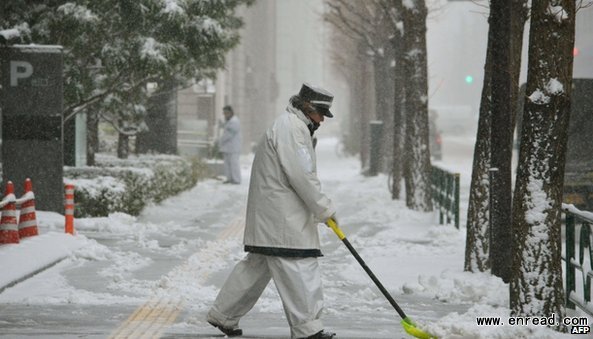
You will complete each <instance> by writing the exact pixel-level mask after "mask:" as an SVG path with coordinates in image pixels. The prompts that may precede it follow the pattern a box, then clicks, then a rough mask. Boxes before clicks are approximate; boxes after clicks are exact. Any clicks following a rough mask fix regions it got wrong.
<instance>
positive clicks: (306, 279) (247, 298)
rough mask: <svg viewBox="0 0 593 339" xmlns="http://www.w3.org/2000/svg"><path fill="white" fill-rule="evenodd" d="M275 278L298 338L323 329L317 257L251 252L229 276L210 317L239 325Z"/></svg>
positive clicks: (291, 331) (289, 322) (226, 325)
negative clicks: (280, 255)
mask: <svg viewBox="0 0 593 339" xmlns="http://www.w3.org/2000/svg"><path fill="white" fill-rule="evenodd" d="M270 279H272V280H274V284H275V285H276V289H277V290H278V294H279V295H280V298H281V299H282V305H283V307H284V313H285V314H286V318H287V320H288V324H289V325H290V334H291V337H292V338H293V339H294V338H305V337H308V336H310V335H313V334H315V333H317V332H319V331H321V330H323V323H322V322H321V320H320V319H319V318H320V316H321V311H322V309H323V291H322V288H321V274H320V271H319V263H318V262H317V258H286V257H275V256H266V255H261V254H256V253H248V254H247V256H245V258H243V260H241V261H240V262H239V263H237V265H236V266H235V268H234V269H233V271H232V272H231V275H230V276H229V277H228V278H227V280H226V282H225V283H224V285H223V286H222V289H221V290H220V292H219V293H218V296H217V297H216V300H215V301H214V305H213V306H212V308H211V309H210V312H208V320H209V321H213V322H215V323H217V324H221V325H223V326H225V327H230V328H237V327H238V325H239V320H240V319H241V317H243V316H244V315H245V314H247V312H249V310H251V308H252V307H253V305H255V303H256V302H257V300H258V299H259V297H260V296H261V294H262V293H263V291H264V289H265V288H266V286H267V285H268V283H269V282H270Z"/></svg>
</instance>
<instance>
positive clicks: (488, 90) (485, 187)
mask: <svg viewBox="0 0 593 339" xmlns="http://www.w3.org/2000/svg"><path fill="white" fill-rule="evenodd" d="M510 6H511V9H510V13H511V14H510V15H508V14H505V13H499V11H498V10H496V11H491V12H490V17H489V22H490V27H489V32H488V47H487V51H486V61H485V66H484V70H485V72H484V85H483V88H482V96H481V101H480V114H479V120H478V131H477V136H476V144H475V147H474V160H473V167H472V178H471V185H470V198H469V206H468V215H467V233H466V234H467V236H466V250H465V264H464V268H465V270H467V271H472V272H483V271H486V270H488V269H490V268H491V261H490V252H491V244H490V232H491V229H490V212H491V209H490V208H491V206H490V178H489V169H490V168H491V167H497V166H498V167H499V168H504V172H503V173H500V172H499V173H500V176H501V177H503V178H504V181H505V182H504V187H505V192H506V193H503V196H502V197H498V199H501V201H502V202H504V201H503V200H504V199H506V200H507V202H508V203H509V204H510V201H511V192H510V179H511V177H510V176H511V174H510V157H511V152H512V151H511V149H510V148H509V147H510V146H511V145H510V143H511V140H510V139H509V135H508V132H510V131H512V128H513V127H512V126H513V124H512V122H514V121H515V119H514V116H515V115H516V110H517V106H516V105H514V104H513V103H515V102H517V99H516V98H517V95H518V94H517V93H518V82H519V73H520V66H521V48H522V42H523V30H524V27H525V22H526V20H527V15H528V8H527V1H526V0H511V3H510ZM495 16H497V17H500V16H507V17H508V18H509V19H510V22H509V23H505V25H509V26H510V37H509V36H507V35H500V34H499V33H500V32H498V30H499V28H498V27H497V22H496V20H498V18H497V17H495ZM493 21H494V24H493ZM507 34H508V33H507ZM505 45H506V46H509V47H510V50H509V53H510V64H509V65H508V66H507V70H505V69H501V67H500V64H499V60H498V59H497V58H496V56H497V55H496V53H495V50H496V49H498V50H500V49H501V47H499V46H503V47H504V46H505ZM495 64H496V65H498V66H497V67H496V69H495V68H494V67H495ZM494 72H498V75H499V76H500V75H503V76H504V77H505V78H506V77H509V80H504V78H503V80H502V81H504V82H505V83H503V82H502V81H501V80H498V79H494V78H495V77H494V76H493V73H494ZM503 73H504V74H503ZM493 86H494V88H493ZM501 86H506V87H503V92H502V93H501V90H500V88H501ZM494 99H496V100H497V102H498V103H500V102H503V104H504V102H505V101H506V102H507V103H511V104H512V105H510V107H495V106H496V105H495V104H494V102H493V101H494ZM505 111H506V112H513V113H512V116H511V117H510V118H509V117H507V118H508V119H510V121H508V120H507V121H506V124H507V125H506V126H504V127H497V128H496V129H493V128H491V127H492V125H493V114H499V115H500V114H501V112H502V114H504V112H505ZM495 112H497V113H495ZM501 128H504V129H505V131H506V132H507V134H506V135H505V136H504V137H503V140H501V143H503V147H502V149H500V151H501V152H499V159H500V157H502V160H499V161H498V164H496V165H493V164H492V163H491V153H492V152H493V147H497V146H496V145H495V146H493V147H491V134H492V133H491V131H492V130H496V131H499V130H500V129H501ZM499 148H500V147H499ZM501 164H503V165H504V167H503V166H501ZM509 207H510V205H509V206H507V212H506V213H508V215H510V214H511V212H510V211H508V208H509ZM498 212H501V211H500V210H499V211H498ZM508 224H510V220H507V221H506V225H508ZM497 225H498V226H502V227H505V221H502V220H500V219H499V222H498V223H497ZM508 231H509V230H508V228H507V229H506V233H505V234H506V235H507V236H508V235H509V232H508ZM509 242H510V239H507V242H506V243H504V242H501V246H502V249H503V250H504V247H507V248H508V243H509ZM499 248H500V247H499ZM509 261H510V258H509V257H507V258H506V260H505V259H502V258H501V261H500V262H501V265H502V266H503V267H504V266H508V262H509ZM507 280H508V275H507Z"/></svg>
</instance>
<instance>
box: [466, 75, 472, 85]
mask: <svg viewBox="0 0 593 339" xmlns="http://www.w3.org/2000/svg"><path fill="white" fill-rule="evenodd" d="M473 82H474V77H473V76H471V75H468V76H466V77H465V83H466V84H471V83H473Z"/></svg>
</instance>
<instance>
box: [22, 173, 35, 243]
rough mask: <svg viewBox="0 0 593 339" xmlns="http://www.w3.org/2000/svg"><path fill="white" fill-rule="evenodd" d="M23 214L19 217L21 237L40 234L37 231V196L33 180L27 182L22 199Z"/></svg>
mask: <svg viewBox="0 0 593 339" xmlns="http://www.w3.org/2000/svg"><path fill="white" fill-rule="evenodd" d="M19 200H20V201H21V204H20V205H21V214H20V215H19V236H20V237H21V238H25V237H31V236H34V235H37V234H39V233H38V231H37V216H36V215H35V194H33V183H32V182H31V179H29V178H27V180H25V195H23V196H22V197H21V198H20V199H19Z"/></svg>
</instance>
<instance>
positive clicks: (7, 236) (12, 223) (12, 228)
mask: <svg viewBox="0 0 593 339" xmlns="http://www.w3.org/2000/svg"><path fill="white" fill-rule="evenodd" d="M4 194H5V195H4V199H2V202H0V206H1V207H2V218H0V244H18V243H19V227H18V225H17V223H16V197H15V196H14V186H13V184H12V181H9V182H8V183H6V192H5V193H4Z"/></svg>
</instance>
